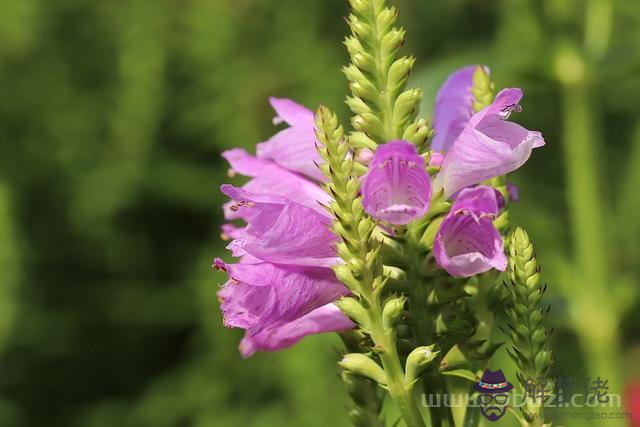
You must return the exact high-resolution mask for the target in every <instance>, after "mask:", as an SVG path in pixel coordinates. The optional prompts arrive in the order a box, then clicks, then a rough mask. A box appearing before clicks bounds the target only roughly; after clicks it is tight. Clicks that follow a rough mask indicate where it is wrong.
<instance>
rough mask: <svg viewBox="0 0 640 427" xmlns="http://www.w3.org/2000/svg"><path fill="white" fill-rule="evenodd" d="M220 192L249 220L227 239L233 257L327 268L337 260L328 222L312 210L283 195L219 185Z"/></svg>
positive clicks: (328, 219) (334, 242) (328, 220)
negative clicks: (240, 207) (237, 235)
mask: <svg viewBox="0 0 640 427" xmlns="http://www.w3.org/2000/svg"><path fill="white" fill-rule="evenodd" d="M222 192H223V193H225V194H226V195H228V196H229V197H231V198H232V199H233V200H234V202H235V203H236V206H242V207H243V208H244V209H245V210H246V211H250V212H251V213H250V214H248V213H247V214H245V217H246V218H248V220H249V223H248V225H247V227H246V229H245V230H244V234H243V235H242V236H241V237H240V238H238V239H236V240H234V241H233V242H231V244H230V245H229V246H228V249H231V251H232V253H233V255H234V256H242V255H245V254H250V255H252V256H254V257H256V258H259V259H261V260H263V261H268V262H272V263H279V264H295V265H310V266H319V267H330V266H333V265H336V264H337V263H338V262H340V258H339V257H338V256H337V255H336V249H335V244H336V243H337V237H336V236H335V234H334V233H333V232H332V231H331V224H332V221H331V219H330V218H328V217H326V216H324V215H321V214H320V213H318V212H316V211H315V210H313V209H311V208H309V207H306V206H304V205H301V204H299V203H296V202H293V201H291V200H288V199H286V198H283V197H279V196H272V195H264V194H262V195H257V194H252V193H250V192H248V191H246V190H243V189H241V188H236V187H233V186H230V185H223V186H222Z"/></svg>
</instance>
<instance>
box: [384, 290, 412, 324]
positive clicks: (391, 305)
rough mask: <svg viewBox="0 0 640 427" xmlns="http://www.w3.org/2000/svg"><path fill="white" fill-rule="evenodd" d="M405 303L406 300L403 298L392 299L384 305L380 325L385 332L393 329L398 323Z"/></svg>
mask: <svg viewBox="0 0 640 427" xmlns="http://www.w3.org/2000/svg"><path fill="white" fill-rule="evenodd" d="M406 302H407V299H406V298H404V297H400V298H392V299H390V300H389V301H387V303H386V304H385V305H384V308H383V310H382V325H383V327H384V329H385V331H390V330H393V329H395V327H396V326H397V325H398V323H400V320H401V319H402V315H403V314H404V305H405V303H406Z"/></svg>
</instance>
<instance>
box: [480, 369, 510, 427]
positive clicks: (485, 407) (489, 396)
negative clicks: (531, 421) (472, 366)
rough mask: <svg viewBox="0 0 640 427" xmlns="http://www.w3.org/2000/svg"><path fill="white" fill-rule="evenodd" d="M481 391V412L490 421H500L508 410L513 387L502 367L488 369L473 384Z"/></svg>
mask: <svg viewBox="0 0 640 427" xmlns="http://www.w3.org/2000/svg"><path fill="white" fill-rule="evenodd" d="M473 388H474V389H475V390H476V391H477V392H479V393H480V396H479V397H478V399H479V400H480V412H482V415H484V417H485V418H486V419H488V420H489V421H498V420H499V419H500V418H502V416H503V415H504V414H505V412H506V411H507V401H508V400H509V391H510V390H511V389H512V388H513V384H511V383H510V382H509V381H507V379H506V378H505V376H504V373H503V372H502V369H498V370H497V371H491V370H489V369H487V370H486V371H484V374H482V379H481V380H480V381H478V382H477V383H475V384H474V385H473Z"/></svg>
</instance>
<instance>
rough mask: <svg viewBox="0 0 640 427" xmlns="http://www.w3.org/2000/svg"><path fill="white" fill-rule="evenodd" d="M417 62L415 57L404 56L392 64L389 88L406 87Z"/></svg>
mask: <svg viewBox="0 0 640 427" xmlns="http://www.w3.org/2000/svg"><path fill="white" fill-rule="evenodd" d="M415 62H416V59H415V58H414V57H406V56H404V57H402V58H400V59H398V60H396V61H394V62H393V64H391V68H389V88H390V89H391V90H393V91H397V90H399V89H400V88H402V87H404V85H405V83H406V82H407V79H408V78H409V74H411V69H412V68H413V64H415Z"/></svg>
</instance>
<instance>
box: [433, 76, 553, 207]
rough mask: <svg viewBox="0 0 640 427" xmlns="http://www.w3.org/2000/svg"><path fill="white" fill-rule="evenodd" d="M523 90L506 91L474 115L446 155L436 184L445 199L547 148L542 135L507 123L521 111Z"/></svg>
mask: <svg viewBox="0 0 640 427" xmlns="http://www.w3.org/2000/svg"><path fill="white" fill-rule="evenodd" d="M521 99H522V90H520V89H517V88H511V89H504V90H502V91H500V92H499V93H498V95H497V96H496V99H495V101H494V102H493V104H491V105H490V106H488V107H486V108H485V109H483V110H482V111H480V112H479V113H476V114H474V115H473V116H472V117H471V119H470V120H469V122H468V123H467V124H466V126H465V127H464V129H463V130H462V132H461V133H460V135H459V136H458V137H457V138H456V140H455V141H454V142H453V144H452V145H451V147H450V148H449V150H448V151H447V153H446V155H445V159H444V162H443V165H442V169H441V171H440V172H439V174H438V175H437V177H436V179H435V182H434V185H435V187H436V188H443V189H444V194H445V196H451V195H452V194H454V193H455V192H457V191H458V190H461V189H462V188H464V187H468V186H470V185H475V184H478V183H480V182H482V181H484V180H487V179H490V178H494V177H496V176H500V175H504V174H506V173H509V172H512V171H514V170H516V169H518V168H519V167H520V166H522V165H523V164H524V163H525V162H526V161H527V159H528V158H529V156H530V155H531V151H532V149H534V148H537V147H541V146H543V145H544V143H545V142H544V139H543V138H542V135H541V134H540V132H535V131H529V130H527V129H525V128H524V127H522V126H520V125H518V124H516V123H513V122H509V121H507V119H508V118H509V115H510V114H511V112H512V111H520V110H521V109H520V105H519V102H520V100H521Z"/></svg>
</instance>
